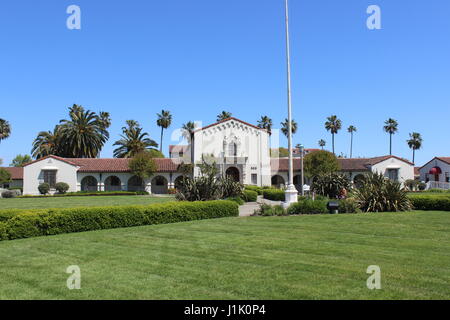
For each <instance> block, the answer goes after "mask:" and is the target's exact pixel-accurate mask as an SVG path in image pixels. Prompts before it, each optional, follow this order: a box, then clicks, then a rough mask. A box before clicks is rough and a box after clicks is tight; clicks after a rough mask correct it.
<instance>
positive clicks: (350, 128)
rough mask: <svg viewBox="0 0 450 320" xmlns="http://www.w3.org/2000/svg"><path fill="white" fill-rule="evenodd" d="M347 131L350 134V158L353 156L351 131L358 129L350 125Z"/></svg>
mask: <svg viewBox="0 0 450 320" xmlns="http://www.w3.org/2000/svg"><path fill="white" fill-rule="evenodd" d="M347 131H348V132H349V133H350V135H351V139H350V158H353V133H355V132H356V131H358V129H356V127H355V126H350V127H348V129H347Z"/></svg>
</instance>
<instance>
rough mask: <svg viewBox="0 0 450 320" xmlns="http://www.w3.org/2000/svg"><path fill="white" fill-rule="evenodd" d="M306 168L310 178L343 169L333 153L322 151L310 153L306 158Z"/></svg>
mask: <svg viewBox="0 0 450 320" xmlns="http://www.w3.org/2000/svg"><path fill="white" fill-rule="evenodd" d="M304 166H305V173H306V175H307V176H308V177H317V176H320V175H322V174H329V173H333V172H337V171H339V170H340V169H341V168H340V165H339V161H338V159H337V158H336V156H335V155H334V154H333V153H331V152H328V151H322V150H321V151H314V152H311V153H308V154H307V155H306V156H305V160H304Z"/></svg>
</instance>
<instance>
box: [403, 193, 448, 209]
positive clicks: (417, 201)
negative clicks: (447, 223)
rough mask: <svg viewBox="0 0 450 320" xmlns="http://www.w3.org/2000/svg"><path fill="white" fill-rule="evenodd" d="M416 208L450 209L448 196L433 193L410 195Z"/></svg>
mask: <svg viewBox="0 0 450 320" xmlns="http://www.w3.org/2000/svg"><path fill="white" fill-rule="evenodd" d="M410 199H411V202H412V205H413V207H414V209H416V210H424V211H432V210H436V211H450V198H447V197H442V196H433V195H414V196H411V197H410Z"/></svg>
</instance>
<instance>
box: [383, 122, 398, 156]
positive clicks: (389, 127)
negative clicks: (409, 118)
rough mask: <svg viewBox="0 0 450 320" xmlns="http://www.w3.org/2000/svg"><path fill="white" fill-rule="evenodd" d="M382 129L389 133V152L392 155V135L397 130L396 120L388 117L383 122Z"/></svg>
mask: <svg viewBox="0 0 450 320" xmlns="http://www.w3.org/2000/svg"><path fill="white" fill-rule="evenodd" d="M383 129H384V131H386V133H389V154H390V155H392V135H394V134H395V133H396V132H397V131H398V122H397V121H396V120H394V119H392V118H389V119H388V120H386V121H385V122H384V127H383Z"/></svg>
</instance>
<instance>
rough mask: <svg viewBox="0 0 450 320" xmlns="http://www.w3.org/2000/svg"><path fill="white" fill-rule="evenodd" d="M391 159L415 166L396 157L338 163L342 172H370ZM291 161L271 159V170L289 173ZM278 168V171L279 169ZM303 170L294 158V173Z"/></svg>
mask: <svg viewBox="0 0 450 320" xmlns="http://www.w3.org/2000/svg"><path fill="white" fill-rule="evenodd" d="M390 158H395V159H397V160H400V161H403V162H406V163H408V164H410V165H413V164H412V163H411V162H409V161H408V160H406V159H402V158H399V157H396V156H383V157H374V158H355V159H346V158H338V162H339V164H340V166H341V170H342V171H370V167H371V166H373V165H376V164H378V163H380V162H382V161H385V160H388V159H390ZM288 161H289V159H288V158H273V159H271V163H270V165H271V168H272V170H278V171H288V170H289V162H288ZM277 168H278V169H277ZM299 170H301V159H300V158H294V171H299Z"/></svg>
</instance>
